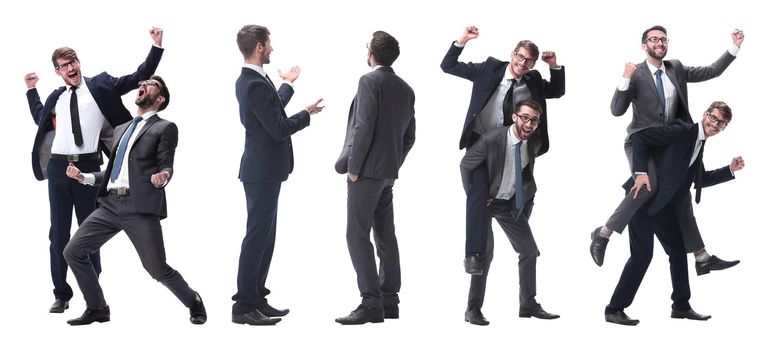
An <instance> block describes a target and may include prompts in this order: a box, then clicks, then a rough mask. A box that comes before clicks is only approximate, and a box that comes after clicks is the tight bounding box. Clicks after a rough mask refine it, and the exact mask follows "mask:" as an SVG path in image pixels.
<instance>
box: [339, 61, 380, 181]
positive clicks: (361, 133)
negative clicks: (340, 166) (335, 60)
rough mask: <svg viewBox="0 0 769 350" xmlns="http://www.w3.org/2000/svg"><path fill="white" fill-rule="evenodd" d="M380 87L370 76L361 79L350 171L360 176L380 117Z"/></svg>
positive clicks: (356, 102)
mask: <svg viewBox="0 0 769 350" xmlns="http://www.w3.org/2000/svg"><path fill="white" fill-rule="evenodd" d="M379 94H380V86H379V85H378V84H377V82H376V81H374V79H373V78H372V77H371V76H369V75H364V76H362V77H360V80H359V81H358V92H357V93H356V95H355V116H354V118H355V133H354V134H353V135H355V137H353V140H352V147H351V149H350V159H349V161H348V163H347V164H348V165H347V167H348V171H349V172H350V173H351V174H355V175H359V174H360V169H361V168H362V167H363V161H364V160H365V159H366V155H368V152H369V148H371V143H372V142H373V141H374V128H375V127H376V122H377V118H378V117H379V104H378V101H379Z"/></svg>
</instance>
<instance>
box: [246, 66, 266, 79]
mask: <svg viewBox="0 0 769 350" xmlns="http://www.w3.org/2000/svg"><path fill="white" fill-rule="evenodd" d="M243 67H245V68H251V69H253V70H255V71H256V72H257V73H259V74H261V75H262V76H263V77H266V76H267V72H265V71H264V68H262V67H259V66H257V65H255V64H251V63H244V64H243Z"/></svg>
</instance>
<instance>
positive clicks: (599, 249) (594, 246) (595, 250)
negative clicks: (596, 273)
mask: <svg viewBox="0 0 769 350" xmlns="http://www.w3.org/2000/svg"><path fill="white" fill-rule="evenodd" d="M598 232H601V228H600V227H598V228H596V229H595V230H594V231H593V232H592V233H591V234H590V256H591V257H593V261H595V264H596V265H598V266H603V257H604V255H606V246H607V245H609V239H608V238H606V237H601V236H600V235H599V234H598Z"/></svg>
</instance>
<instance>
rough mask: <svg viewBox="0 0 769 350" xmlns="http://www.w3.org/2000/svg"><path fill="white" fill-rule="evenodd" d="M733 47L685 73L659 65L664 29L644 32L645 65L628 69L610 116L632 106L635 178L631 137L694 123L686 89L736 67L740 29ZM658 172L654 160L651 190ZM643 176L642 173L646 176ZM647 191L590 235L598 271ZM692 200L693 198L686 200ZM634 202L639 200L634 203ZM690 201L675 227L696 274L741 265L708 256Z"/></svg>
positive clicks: (628, 148)
mask: <svg viewBox="0 0 769 350" xmlns="http://www.w3.org/2000/svg"><path fill="white" fill-rule="evenodd" d="M731 36H732V43H733V46H732V47H730V48H729V50H728V51H726V52H724V53H723V55H721V57H719V58H718V59H717V60H716V61H715V62H713V63H712V64H711V65H709V66H701V67H689V66H685V65H683V64H682V63H681V62H680V61H679V60H663V59H664V58H665V55H666V54H667V49H668V37H667V30H666V29H665V28H664V27H662V26H653V27H651V28H649V29H646V30H645V31H644V32H643V35H642V36H641V48H642V49H643V50H644V51H646V60H645V61H644V62H641V63H639V64H634V63H626V64H625V71H624V73H623V75H622V80H621V81H620V83H619V85H618V86H617V90H616V91H615V92H614V97H613V98H612V100H611V113H612V114H613V115H614V116H622V115H624V114H625V112H626V111H627V109H628V107H630V105H631V104H632V105H633V119H632V120H631V121H630V124H629V125H628V127H627V132H628V137H627V139H626V141H625V154H626V155H627V159H628V163H629V164H630V168H631V169H630V170H631V175H633V176H636V175H638V174H636V173H634V172H633V169H632V167H633V148H632V145H631V143H630V139H631V136H632V135H633V134H635V133H636V132H639V131H641V130H644V129H647V128H651V127H658V126H664V125H667V124H669V123H671V122H672V121H674V120H676V119H681V120H683V121H685V122H689V123H692V117H691V115H690V113H689V97H688V90H687V85H686V84H687V83H689V82H695V83H696V82H701V81H706V80H710V79H712V78H715V77H717V76H719V75H721V73H723V72H724V71H725V70H726V68H727V67H728V66H729V64H731V63H732V61H734V59H735V58H736V56H737V52H738V51H739V48H740V45H742V41H743V40H744V38H745V36H744V34H743V32H742V31H741V30H739V29H735V30H734V31H733V32H732V35H731ZM656 173H657V169H656V168H655V166H654V163H653V160H650V162H649V170H648V175H649V178H650V179H651V184H652V187H654V186H655V185H656V181H657V178H656ZM644 175H646V173H644ZM651 196H652V194H651V193H649V192H647V191H646V190H645V189H644V190H642V191H641V192H640V193H638V194H637V196H636V195H634V194H627V195H626V196H625V197H624V198H623V200H622V202H621V203H620V204H619V206H618V207H617V209H616V210H615V211H614V213H613V214H612V215H611V217H609V219H608V220H607V221H606V224H605V225H603V226H599V227H598V228H596V229H595V230H593V232H592V233H591V243H590V255H591V256H592V258H593V261H595V263H596V264H597V265H598V266H601V265H603V260H604V255H605V253H606V246H607V245H608V243H609V237H610V236H611V234H612V233H613V232H620V233H621V232H622V231H623V230H624V229H625V227H626V226H627V225H628V223H629V222H630V219H631V218H632V217H633V214H634V213H635V212H636V211H637V210H638V209H639V208H640V207H641V206H643V204H644V203H646V201H647V200H648V199H649V198H651ZM688 196H689V197H691V195H688ZM634 197H637V198H635V199H634ZM690 199H691V198H688V199H686V200H683V201H681V202H680V203H681V207H680V208H678V223H679V225H680V230H681V233H682V235H683V239H684V245H685V247H686V251H687V252H688V253H694V257H695V261H696V263H695V266H696V268H697V274H698V275H702V274H706V273H709V272H710V271H711V270H723V269H726V268H729V267H732V266H734V265H736V264H738V263H739V260H735V261H724V260H721V259H719V258H718V257H717V256H715V255H710V254H709V253H708V251H707V250H706V249H705V244H704V242H703V240H702V236H701V234H700V231H699V229H698V227H697V222H696V221H695V219H694V212H693V209H692V204H691V202H692V201H691V200H690Z"/></svg>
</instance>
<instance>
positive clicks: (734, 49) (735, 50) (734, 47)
mask: <svg viewBox="0 0 769 350" xmlns="http://www.w3.org/2000/svg"><path fill="white" fill-rule="evenodd" d="M727 51H729V53H730V54H731V55H732V56H734V57H737V53H738V52H740V47H739V46H737V45H734V44H732V47H730V48H729V50H727Z"/></svg>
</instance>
